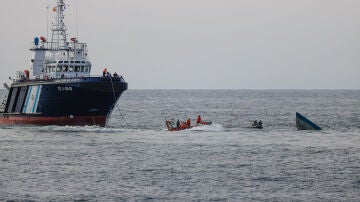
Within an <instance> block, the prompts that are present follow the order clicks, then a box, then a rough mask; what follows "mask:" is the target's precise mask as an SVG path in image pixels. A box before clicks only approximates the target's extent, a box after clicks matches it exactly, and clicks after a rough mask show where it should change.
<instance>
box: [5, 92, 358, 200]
mask: <svg viewBox="0 0 360 202" xmlns="http://www.w3.org/2000/svg"><path fill="white" fill-rule="evenodd" d="M118 105H119V108H120V110H121V111H119V110H114V112H113V115H112V117H111V120H110V123H109V127H107V128H99V127H92V126H89V127H58V126H46V127H38V126H1V127H0V201H6V200H10V201H28V200H33V201H360V91H359V90H354V91H345V90H309V91H300V90H280V91H272V90H265V91H261V90H259V91H252V90H129V91H126V92H125V93H124V94H123V96H122V97H121V98H120V101H119V103H118ZM295 112H300V113H302V114H303V115H304V116H306V117H307V118H309V119H310V120H312V121H313V122H315V123H316V124H318V125H319V126H320V127H321V128H323V130H322V131H298V130H296V127H295ZM199 114H200V115H202V117H203V119H204V120H211V121H213V123H214V124H213V125H211V126H205V127H195V128H192V129H190V130H186V131H180V132H169V131H167V130H166V129H165V124H164V120H165V119H170V118H175V119H177V118H179V119H183V120H184V119H186V118H188V117H189V118H191V120H192V121H193V122H195V118H196V116H197V115H199ZM251 120H262V121H263V126H264V129H262V130H259V129H249V128H247V127H248V126H249V125H250V121H251Z"/></svg>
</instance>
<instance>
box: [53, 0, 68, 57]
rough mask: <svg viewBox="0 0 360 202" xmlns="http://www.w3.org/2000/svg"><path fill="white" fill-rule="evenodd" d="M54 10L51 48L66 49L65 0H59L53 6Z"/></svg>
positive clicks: (55, 49) (54, 49) (56, 49)
mask: <svg viewBox="0 0 360 202" xmlns="http://www.w3.org/2000/svg"><path fill="white" fill-rule="evenodd" d="M52 10H53V12H56V15H55V18H54V22H53V24H52V29H51V31H52V39H51V50H53V51H58V50H66V49H67V42H66V26H65V23H64V17H65V16H64V10H65V3H64V0H58V1H57V5H56V6H55V7H53V9H52Z"/></svg>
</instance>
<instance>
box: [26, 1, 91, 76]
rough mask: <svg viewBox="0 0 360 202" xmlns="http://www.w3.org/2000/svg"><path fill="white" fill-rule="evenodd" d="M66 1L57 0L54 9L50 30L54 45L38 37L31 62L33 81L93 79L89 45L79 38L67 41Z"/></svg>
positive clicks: (32, 49) (35, 40)
mask: <svg viewBox="0 0 360 202" xmlns="http://www.w3.org/2000/svg"><path fill="white" fill-rule="evenodd" d="M65 8H66V5H65V3H64V0H57V5H56V6H55V7H53V8H52V11H53V12H55V16H54V20H53V23H52V26H51V41H47V40H48V39H46V38H45V37H40V38H39V37H36V38H35V39H34V46H33V48H31V49H30V50H31V51H33V52H34V57H33V59H32V60H31V62H32V75H31V76H32V77H34V78H39V79H52V78H73V77H87V76H90V71H91V63H90V61H89V60H88V57H87V45H86V43H80V42H79V41H78V39H77V38H75V37H73V38H70V41H68V38H67V28H66V25H65V23H64V17H65V15H64V10H65Z"/></svg>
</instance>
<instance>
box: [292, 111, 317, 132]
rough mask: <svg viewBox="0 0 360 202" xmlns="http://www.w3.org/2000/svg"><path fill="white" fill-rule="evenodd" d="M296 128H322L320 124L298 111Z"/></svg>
mask: <svg viewBox="0 0 360 202" xmlns="http://www.w3.org/2000/svg"><path fill="white" fill-rule="evenodd" d="M296 128H297V129H298V130H321V128H320V127H319V126H318V125H316V124H315V123H313V122H312V121H310V120H309V119H307V118H306V117H305V116H303V115H301V114H300V113H298V112H296Z"/></svg>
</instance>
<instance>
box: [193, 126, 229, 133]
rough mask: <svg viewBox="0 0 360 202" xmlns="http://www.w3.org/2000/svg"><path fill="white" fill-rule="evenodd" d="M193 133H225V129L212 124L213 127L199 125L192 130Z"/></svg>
mask: <svg viewBox="0 0 360 202" xmlns="http://www.w3.org/2000/svg"><path fill="white" fill-rule="evenodd" d="M189 130H192V131H212V132H220V131H224V127H223V126H222V125H220V124H211V125H199V126H194V127H192V128H190V129H189Z"/></svg>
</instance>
